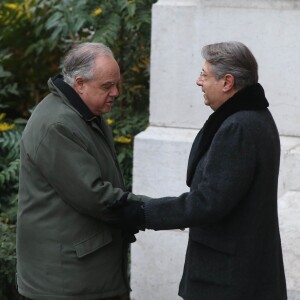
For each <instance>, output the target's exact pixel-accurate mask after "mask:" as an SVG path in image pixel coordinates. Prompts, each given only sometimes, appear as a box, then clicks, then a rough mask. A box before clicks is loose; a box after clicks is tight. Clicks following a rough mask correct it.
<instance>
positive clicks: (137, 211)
mask: <svg viewBox="0 0 300 300" xmlns="http://www.w3.org/2000/svg"><path fill="white" fill-rule="evenodd" d="M127 197H128V193H125V194H124V195H123V196H122V198H121V199H120V200H119V201H117V202H116V203H115V204H114V205H112V206H111V207H110V208H109V210H110V211H111V212H112V213H113V216H114V217H113V218H111V219H106V220H105V223H106V224H109V225H111V226H112V227H116V228H119V229H122V230H123V233H124V238H125V239H126V240H127V241H128V242H129V243H133V242H135V241H136V238H135V236H134V235H135V234H136V233H138V232H139V230H145V211H144V205H145V203H144V202H142V201H136V200H128V199H127Z"/></svg>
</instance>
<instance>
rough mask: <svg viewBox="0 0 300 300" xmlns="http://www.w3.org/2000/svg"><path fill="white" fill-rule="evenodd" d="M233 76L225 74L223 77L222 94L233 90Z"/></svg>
mask: <svg viewBox="0 0 300 300" xmlns="http://www.w3.org/2000/svg"><path fill="white" fill-rule="evenodd" d="M234 83H235V80H234V76H233V75H231V74H226V75H225V76H224V86H223V92H229V91H230V90H232V89H233V88H234Z"/></svg>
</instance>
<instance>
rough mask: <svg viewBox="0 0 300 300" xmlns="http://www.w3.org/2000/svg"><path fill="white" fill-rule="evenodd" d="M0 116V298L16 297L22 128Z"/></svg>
mask: <svg viewBox="0 0 300 300" xmlns="http://www.w3.org/2000/svg"><path fill="white" fill-rule="evenodd" d="M3 118H4V114H1V115H0V287H1V288H0V299H13V297H14V298H15V296H13V295H15V294H16V291H15V289H14V288H13V286H14V282H15V265H16V253H15V252H16V249H15V237H16V226H15V224H16V215H17V193H18V177H19V162H20V161H19V143H20V138H21V128H19V127H18V126H15V124H9V123H7V122H4V120H3Z"/></svg>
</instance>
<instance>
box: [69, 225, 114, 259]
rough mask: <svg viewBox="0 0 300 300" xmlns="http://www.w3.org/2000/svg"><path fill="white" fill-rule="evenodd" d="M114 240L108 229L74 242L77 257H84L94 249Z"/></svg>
mask: <svg viewBox="0 0 300 300" xmlns="http://www.w3.org/2000/svg"><path fill="white" fill-rule="evenodd" d="M111 241H112V236H111V233H110V232H109V231H107V230H103V231H101V232H97V233H94V234H93V235H91V236H89V237H86V238H84V239H82V240H81V241H76V242H74V243H73V245H74V248H75V251H76V254H77V257H79V258H82V257H84V256H86V255H88V254H90V253H93V252H94V251H96V250H98V249H100V248H102V247H104V246H106V245H108V244H109V243H111Z"/></svg>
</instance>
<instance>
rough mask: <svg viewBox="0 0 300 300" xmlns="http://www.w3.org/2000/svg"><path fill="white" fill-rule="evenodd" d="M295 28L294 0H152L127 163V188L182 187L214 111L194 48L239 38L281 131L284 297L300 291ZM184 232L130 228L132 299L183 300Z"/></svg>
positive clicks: (171, 190)
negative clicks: (143, 125) (144, 81)
mask: <svg viewBox="0 0 300 300" xmlns="http://www.w3.org/2000/svg"><path fill="white" fill-rule="evenodd" d="M299 28H300V1H293V0H289V1H281V0H254V1H248V0H181V1H179V0H178V1H176V0H159V1H158V2H157V3H156V4H154V5H153V10H152V49H151V81H150V126H149V127H148V128H147V130H146V131H144V132H142V133H140V134H139V135H138V136H137V137H136V138H135V146H134V169H133V191H134V193H137V194H146V195H149V196H152V197H161V196H168V195H169V196H175V195H179V194H181V193H183V192H185V191H187V190H188V188H187V186H186V185H185V178H186V167H187V160H188V155H189V151H190V147H191V143H192V141H193V139H194V137H195V135H196V134H197V132H198V130H199V128H201V127H202V126H203V123H204V122H205V120H206V119H207V118H208V116H209V115H210V114H211V113H212V111H211V109H210V108H208V107H206V106H204V104H203V96H202V93H201V89H200V88H199V87H197V86H196V83H195V82H196V79H197V77H198V76H199V73H200V71H201V68H202V65H203V60H202V57H201V48H202V47H203V46H204V45H205V44H208V43H214V42H221V41H228V40H238V41H241V42H243V43H245V44H246V45H247V46H248V47H249V48H250V49H251V50H252V51H253V53H254V55H255V57H256V58H257V61H258V64H259V74H260V80H259V81H260V83H261V84H262V85H263V87H264V88H265V92H266V96H267V98H268V100H269V102H270V110H271V112H272V114H273V116H274V118H275V121H276V123H277V125H278V128H279V131H280V134H281V140H282V163H281V171H280V185H279V195H280V196H283V197H281V198H280V203H281V204H280V208H281V211H280V216H281V219H282V222H284V223H282V222H281V228H282V240H283V244H284V250H285V253H286V256H285V262H286V272H287V284H288V288H289V290H290V291H291V292H290V293H291V295H292V293H293V294H294V295H296V294H297V293H298V292H299V294H298V295H300V280H299V278H300V268H298V270H297V269H296V268H297V264H295V260H296V259H298V261H300V260H299V252H300V250H294V249H293V251H290V250H291V249H290V247H289V244H290V241H292V240H293V247H296V249H300V241H299V236H300V223H299V221H297V220H296V218H295V214H293V216H294V217H293V219H289V218H288V216H289V212H290V211H291V210H293V211H295V207H297V208H299V207H300V204H299V202H300V183H299V182H300V180H299V178H300V165H299V164H295V162H298V161H300V138H299V137H300V121H299V119H300V94H299V92H298V89H297V87H298V80H299V74H300V60H299V54H298V53H299V48H300V32H299ZM291 166H293V167H292V169H291ZM297 178H298V179H297ZM288 220H289V221H288ZM291 227H293V230H292V233H291V230H290V229H291ZM187 239H188V230H185V231H177V230H170V231H159V232H154V231H150V230H149V231H146V232H142V233H139V234H138V235H137V242H136V243H134V244H133V245H132V275H131V276H132V289H133V292H132V299H133V300H153V299H155V300H176V299H181V298H179V296H177V292H178V285H179V282H180V278H181V274H182V269H183V262H184V256H185V249H186V244H187ZM299 263H300V262H299ZM299 263H298V264H299ZM298 267H299V265H298ZM291 299H292V298H291ZM295 299H296V298H295ZM299 299H300V298H299Z"/></svg>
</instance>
